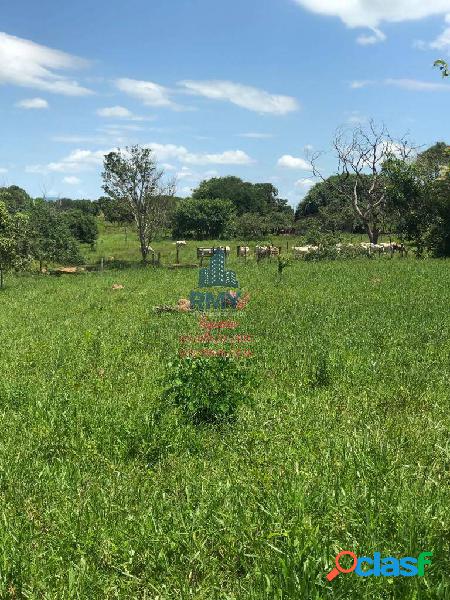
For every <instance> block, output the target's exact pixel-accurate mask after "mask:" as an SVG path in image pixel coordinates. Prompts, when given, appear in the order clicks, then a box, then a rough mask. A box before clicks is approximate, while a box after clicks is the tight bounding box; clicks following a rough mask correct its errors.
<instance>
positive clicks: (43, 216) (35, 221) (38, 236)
mask: <svg viewBox="0 0 450 600" xmlns="http://www.w3.org/2000/svg"><path fill="white" fill-rule="evenodd" d="M84 216H86V215H84ZM29 219H30V238H31V244H32V253H33V257H34V258H35V259H36V260H37V261H39V264H40V267H42V264H43V263H48V262H55V263H59V264H81V263H82V262H83V257H82V255H81V253H80V247H79V244H78V241H77V240H76V239H75V237H74V236H73V234H72V232H71V230H70V227H69V224H68V222H67V219H66V218H65V215H64V213H61V212H60V211H58V210H57V208H56V206H55V205H54V203H53V202H45V201H43V200H40V201H36V202H35V204H34V206H33V208H32V209H31V211H30V215H29Z"/></svg>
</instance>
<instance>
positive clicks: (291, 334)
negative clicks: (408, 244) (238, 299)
mask: <svg viewBox="0 0 450 600" xmlns="http://www.w3.org/2000/svg"><path fill="white" fill-rule="evenodd" d="M284 243H285V242H284ZM195 245H196V244H195V243H193V244H191V246H190V247H189V248H187V249H185V251H184V253H183V254H182V258H183V260H186V261H190V260H191V259H192V258H193V257H194V248H195ZM280 245H281V244H280ZM158 248H160V249H161V250H162V251H163V255H165V256H167V260H169V258H170V257H173V258H170V260H171V261H172V262H174V256H175V253H174V247H173V246H171V245H170V244H168V243H165V244H159V245H158V244H156V245H155V249H158ZM233 248H234V245H233ZM100 256H114V257H115V258H120V259H122V260H134V259H135V258H136V256H137V254H136V243H135V242H134V241H133V240H131V239H130V240H129V241H128V246H127V245H126V243H125V240H124V236H123V233H120V232H111V233H110V234H109V235H107V236H105V235H104V236H103V237H102V239H101V240H100V241H99V244H98V247H97V250H96V253H92V255H91V256H90V257H89V259H88V260H89V261H90V262H93V261H94V260H96V259H97V258H98V257H100ZM230 267H231V268H233V269H235V271H236V272H237V275H238V278H239V281H240V284H241V286H242V288H243V289H244V290H245V291H247V292H249V293H250V295H251V301H250V303H249V304H248V306H247V307H246V309H245V310H243V311H241V312H239V314H238V318H237V320H238V321H239V323H240V328H239V331H240V332H242V333H247V334H251V335H253V336H254V337H255V342H254V344H253V351H254V358H252V359H250V360H249V361H248V363H246V364H248V369H249V370H250V372H251V374H252V377H253V381H254V386H253V392H252V393H251V394H249V397H248V401H247V402H246V403H245V404H243V405H242V406H241V408H240V410H239V414H238V418H237V421H236V422H235V423H233V424H229V425H224V426H222V427H211V426H195V425H193V424H191V423H189V422H188V421H187V420H185V419H184V418H183V416H182V414H181V413H180V412H179V411H178V410H177V409H175V408H173V407H172V406H170V405H164V399H163V396H162V394H161V391H162V385H163V382H162V379H163V377H164V373H165V371H166V369H167V364H168V362H170V361H171V360H172V359H173V358H174V357H175V356H176V354H177V352H178V348H179V342H178V337H179V336H180V335H183V334H193V333H196V332H198V323H197V317H196V316H194V315H193V314H161V315H156V314H154V312H153V306H155V305H159V304H175V303H176V301H177V300H178V299H179V298H181V297H187V296H188V295H189V291H190V290H191V289H194V288H195V287H196V284H197V271H195V270H180V271H170V270H168V269H164V268H162V269H158V268H152V267H147V268H139V267H137V266H136V267H135V268H129V269H119V270H108V269H106V270H105V271H104V272H102V273H87V274H83V275H79V276H72V277H70V276H69V277H67V278H66V277H61V278H55V277H48V276H23V277H15V278H14V277H8V278H7V280H6V288H5V289H4V290H3V291H1V292H0V331H1V337H2V350H1V353H0V368H1V373H2V377H1V380H0V419H1V431H2V437H1V444H0V506H1V515H0V516H1V527H0V597H1V598H27V599H36V600H37V599H65V598H70V599H71V598H77V599H82V600H86V599H89V600H94V599H109V598H123V599H127V600H129V599H130V600H131V599H144V598H145V599H152V600H156V599H158V600H169V599H170V600H172V599H173V600H175V599H183V600H184V599H196V600H215V599H223V600H265V599H267V600H269V599H270V600H272V599H273V600H287V599H292V600H296V599H311V600H319V599H384V598H386V599H387V598H396V599H417V600H419V599H422V598H441V599H445V598H450V578H449V573H450V559H449V556H450V516H449V507H450V485H449V484H450V475H449V466H450V455H449V452H450V446H449V375H450V335H449V325H450V313H449V304H450V261H431V260H429V261H427V260H424V261H417V260H415V259H408V260H401V259H399V258H395V259H394V260H389V259H374V260H369V259H367V260H355V261H346V262H344V261H342V262H340V261H336V262H321V263H306V262H296V263H294V264H292V265H291V266H290V267H288V268H287V269H286V270H285V273H284V274H283V279H282V281H281V282H280V283H279V282H278V281H277V277H276V263H275V262H272V263H268V262H267V263H260V264H256V263H255V262H254V261H252V260H251V261H248V262H247V263H246V262H244V261H243V260H238V259H237V258H235V257H234V256H233V257H232V258H231V260H230ZM114 283H119V284H122V285H123V286H124V288H123V289H120V290H113V289H112V285H113V284H114ZM342 549H344V550H352V551H354V552H355V553H356V554H357V555H359V556H360V555H371V554H373V552H375V551H379V552H381V553H382V554H383V555H385V556H395V557H400V556H405V555H410V556H417V555H418V554H419V553H420V552H422V551H430V552H433V553H434V556H433V562H432V566H431V567H430V568H429V569H428V570H427V571H426V575H425V577H423V578H421V577H411V578H409V577H406V578H405V577H397V578H386V577H370V578H361V577H357V576H356V575H355V574H350V575H340V576H339V577H338V578H337V579H335V580H334V581H333V582H332V583H328V582H327V581H326V579H325V575H326V573H327V572H328V571H329V570H330V569H331V568H332V567H333V561H334V557H335V556H336V554H337V553H338V552H339V551H340V550H342Z"/></svg>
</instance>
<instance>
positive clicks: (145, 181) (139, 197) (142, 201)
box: [102, 145, 175, 262]
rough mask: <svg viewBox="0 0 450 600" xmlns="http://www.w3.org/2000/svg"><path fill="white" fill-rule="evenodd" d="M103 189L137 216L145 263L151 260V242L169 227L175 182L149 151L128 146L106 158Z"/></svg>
mask: <svg viewBox="0 0 450 600" xmlns="http://www.w3.org/2000/svg"><path fill="white" fill-rule="evenodd" d="M102 177H103V182H104V184H103V189H104V191H105V192H106V194H108V196H110V197H111V198H113V199H114V200H118V201H122V202H126V203H127V204H128V205H129V207H130V209H131V211H132V213H133V216H134V220H135V222H136V226H137V232H138V236H139V243H140V248H141V254H142V260H143V262H146V261H147V257H148V254H149V252H150V242H151V241H152V240H153V239H154V237H155V235H156V234H157V233H158V232H160V231H162V230H163V229H164V227H166V226H167V219H168V211H169V207H170V200H171V197H172V196H173V195H174V193H175V183H174V181H168V180H167V179H166V177H165V171H164V169H160V168H158V165H157V163H156V161H155V159H154V158H153V155H152V151H151V150H150V149H149V148H144V147H141V146H137V145H136V146H131V147H128V146H127V147H126V148H125V150H121V149H118V150H117V151H115V152H110V153H109V154H107V155H106V156H105V159H104V172H103V173H102Z"/></svg>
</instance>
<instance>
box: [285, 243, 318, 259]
mask: <svg viewBox="0 0 450 600" xmlns="http://www.w3.org/2000/svg"><path fill="white" fill-rule="evenodd" d="M318 250H319V246H293V248H292V252H293V253H294V257H295V258H301V257H302V256H306V255H307V254H309V253H310V252H317V251H318Z"/></svg>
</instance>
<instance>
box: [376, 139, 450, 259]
mask: <svg viewBox="0 0 450 600" xmlns="http://www.w3.org/2000/svg"><path fill="white" fill-rule="evenodd" d="M449 165H450V148H449V147H448V146H447V144H444V143H443V142H439V143H437V144H435V145H434V146H432V147H431V148H429V149H428V150H426V151H425V152H422V153H421V154H419V155H418V157H417V159H416V160H415V161H411V162H408V163H404V162H402V161H399V160H398V159H395V158H392V159H391V160H390V161H388V162H387V163H386V165H385V174H386V176H387V181H388V184H387V185H388V188H387V189H388V194H387V209H388V212H389V214H390V215H391V222H392V223H393V224H394V229H395V231H396V233H398V234H399V235H401V236H402V237H404V238H405V239H406V240H408V241H411V242H413V243H414V244H415V246H416V248H417V253H418V255H421V254H422V253H423V251H424V250H425V249H426V250H428V251H429V252H430V253H431V254H432V255H434V256H437V257H442V256H450V169H449Z"/></svg>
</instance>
